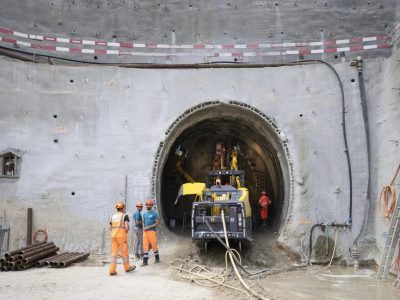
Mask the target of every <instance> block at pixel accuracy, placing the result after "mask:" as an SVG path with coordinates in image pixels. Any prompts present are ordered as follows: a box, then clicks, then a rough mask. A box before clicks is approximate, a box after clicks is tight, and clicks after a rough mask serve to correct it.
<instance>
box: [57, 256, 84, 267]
mask: <svg viewBox="0 0 400 300" xmlns="http://www.w3.org/2000/svg"><path fill="white" fill-rule="evenodd" d="M89 255H90V253H83V254H81V255H78V256H76V257H73V258H70V259H68V260H66V261H63V262H61V267H62V268H65V267H67V266H69V265H70V264H72V263H74V262H76V261H78V260H83V259H84V258H86V257H88V256H89Z"/></svg>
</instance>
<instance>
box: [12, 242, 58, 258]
mask: <svg viewBox="0 0 400 300" xmlns="http://www.w3.org/2000/svg"><path fill="white" fill-rule="evenodd" d="M53 248H56V245H49V246H46V247H42V248H39V249H37V250H35V251H30V252H27V253H25V254H21V255H19V256H18V259H21V260H23V259H25V258H27V257H31V256H34V255H36V254H39V253H42V252H44V251H47V250H51V249H53Z"/></svg>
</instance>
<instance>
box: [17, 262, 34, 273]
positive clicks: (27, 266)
mask: <svg viewBox="0 0 400 300" xmlns="http://www.w3.org/2000/svg"><path fill="white" fill-rule="evenodd" d="M34 266H36V262H35V261H34V262H31V263H29V264H25V265H19V266H18V271H23V270H26V269H30V268H32V267H34Z"/></svg>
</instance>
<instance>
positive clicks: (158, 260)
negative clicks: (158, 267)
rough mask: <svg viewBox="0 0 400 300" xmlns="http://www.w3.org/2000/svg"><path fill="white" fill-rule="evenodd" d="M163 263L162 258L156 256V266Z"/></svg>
mask: <svg viewBox="0 0 400 300" xmlns="http://www.w3.org/2000/svg"><path fill="white" fill-rule="evenodd" d="M160 262H161V260H160V256H159V255H156V260H155V261H154V263H155V264H159V263H160Z"/></svg>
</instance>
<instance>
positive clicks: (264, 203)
mask: <svg viewBox="0 0 400 300" xmlns="http://www.w3.org/2000/svg"><path fill="white" fill-rule="evenodd" d="M258 204H259V205H260V217H261V222H262V223H263V224H266V223H267V220H268V207H269V206H270V205H271V204H272V202H271V199H270V198H269V197H268V196H267V193H266V192H265V191H262V192H261V196H260V199H259V200H258Z"/></svg>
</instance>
